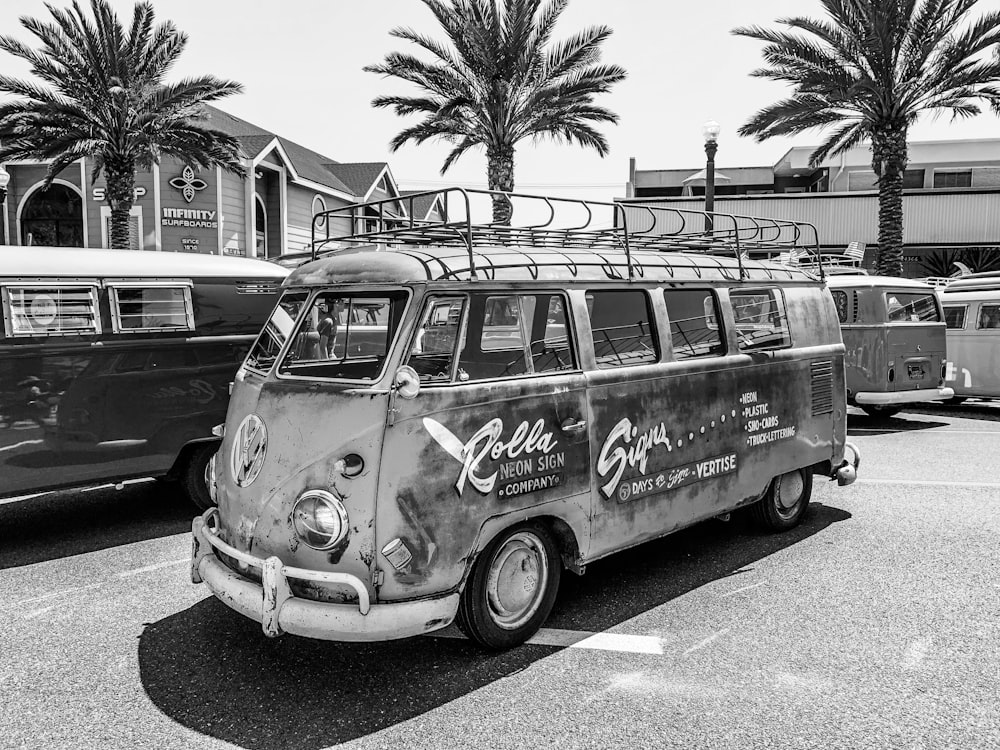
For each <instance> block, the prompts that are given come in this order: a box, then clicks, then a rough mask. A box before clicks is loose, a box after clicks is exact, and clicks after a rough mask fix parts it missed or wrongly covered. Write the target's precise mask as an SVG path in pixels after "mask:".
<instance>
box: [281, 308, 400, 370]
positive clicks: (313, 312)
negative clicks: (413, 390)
mask: <svg viewBox="0 0 1000 750" xmlns="http://www.w3.org/2000/svg"><path fill="white" fill-rule="evenodd" d="M406 299H407V294H406V292H403V291H392V292H384V293H381V294H377V293H376V294H372V293H370V292H368V293H364V294H362V293H344V292H322V293H320V294H318V295H316V298H315V299H314V300H313V301H312V304H311V305H309V308H308V309H307V310H306V312H305V314H304V315H303V316H302V320H301V321H300V323H299V327H298V330H297V331H296V333H295V337H294V338H293V339H292V341H291V344H290V345H289V347H288V352H287V353H286V354H285V358H284V360H283V361H282V362H281V365H280V366H279V368H278V372H279V373H280V374H282V375H293V376H298V377H310V378H335V379H343V380H375V379H376V378H378V377H379V376H380V375H381V373H382V368H383V366H384V364H385V360H386V357H387V356H388V355H389V350H390V348H391V346H392V341H393V338H394V337H395V335H396V331H397V329H398V328H399V321H400V320H401V319H402V317H403V310H404V308H405V307H406Z"/></svg>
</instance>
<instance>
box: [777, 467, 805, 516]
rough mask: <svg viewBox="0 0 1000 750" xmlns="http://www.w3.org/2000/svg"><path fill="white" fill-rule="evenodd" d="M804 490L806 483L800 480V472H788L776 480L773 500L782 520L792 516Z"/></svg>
mask: <svg viewBox="0 0 1000 750" xmlns="http://www.w3.org/2000/svg"><path fill="white" fill-rule="evenodd" d="M805 488H806V483H805V480H804V479H803V478H802V472H801V471H790V472H788V473H787V474H782V475H781V476H780V477H779V478H778V487H777V491H776V492H775V496H776V497H775V500H776V505H777V508H778V513H780V514H781V516H782V517H783V518H788V517H789V516H791V515H794V513H795V510H796V507H797V506H798V504H799V502H801V500H802V494H803V492H805Z"/></svg>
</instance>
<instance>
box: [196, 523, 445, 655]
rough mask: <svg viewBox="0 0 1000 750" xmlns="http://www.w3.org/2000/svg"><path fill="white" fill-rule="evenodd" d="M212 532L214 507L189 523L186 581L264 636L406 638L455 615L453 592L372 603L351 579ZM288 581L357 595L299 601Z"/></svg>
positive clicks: (215, 530)
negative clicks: (238, 568)
mask: <svg viewBox="0 0 1000 750" xmlns="http://www.w3.org/2000/svg"><path fill="white" fill-rule="evenodd" d="M218 528H219V511H218V510H217V509H216V508H211V509H209V510H207V511H206V512H205V513H204V514H203V515H201V516H199V517H197V518H195V519H194V522H193V524H192V528H191V533H192V537H193V546H192V554H191V580H192V581H193V582H194V583H205V584H206V585H207V586H208V588H209V589H211V591H212V593H213V594H215V596H216V597H218V598H219V599H221V600H222V602H223V603H224V604H226V605H227V606H229V607H231V608H232V609H235V610H236V611H237V612H239V613H241V614H243V615H246V616H247V617H249V618H250V619H252V620H256V621H257V622H259V623H260V624H261V627H262V628H263V630H264V634H265V635H267V636H268V637H271V638H274V637H277V636H279V635H281V634H283V633H291V634H292V635H301V636H306V637H307V638H319V639H323V640H329V641H385V640H392V639H395V638H407V637H409V636H414V635H420V634H421V633H428V632H430V631H432V630H438V629H439V628H443V627H445V626H447V625H449V624H450V623H451V622H452V620H454V619H455V613H456V612H457V611H458V599H459V595H458V594H448V595H445V596H441V597H436V598H432V599H416V600H412V601H406V602H392V603H385V604H372V603H371V601H370V598H369V596H368V588H367V586H366V585H365V583H364V581H362V580H361V579H360V578H358V577H357V576H353V575H350V574H348V573H336V572H333V571H320V570H306V569H304V568H294V567H292V566H289V565H284V564H283V563H282V562H281V560H279V559H278V558H277V557H269V558H267V559H262V558H259V557H254V556H253V555H248V554H247V553H245V552H240V551H239V550H237V549H235V548H234V547H232V546H230V545H228V544H226V543H225V542H224V541H222V539H220V538H219V535H218ZM216 550H218V551H219V552H221V553H222V554H224V555H227V556H228V557H231V558H233V559H235V560H238V561H239V562H240V563H242V564H244V565H247V566H249V567H251V568H254V569H256V570H258V571H260V577H261V583H257V582H256V581H254V580H251V579H249V578H246V577H245V576H242V575H240V574H239V573H237V572H235V571H234V570H232V569H231V568H230V567H229V566H228V565H226V564H225V563H224V562H222V561H221V560H220V559H219V558H218V556H217V555H216ZM289 579H292V580H298V581H312V582H314V583H320V584H324V583H328V584H337V585H340V586H348V587H350V588H352V589H354V591H355V592H356V593H357V595H358V601H357V602H356V603H350V604H337V603H331V602H320V601H313V600H311V599H303V598H301V597H297V596H295V595H294V594H292V592H291V589H290V588H289V585H288V581H289Z"/></svg>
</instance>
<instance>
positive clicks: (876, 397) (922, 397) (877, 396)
mask: <svg viewBox="0 0 1000 750" xmlns="http://www.w3.org/2000/svg"><path fill="white" fill-rule="evenodd" d="M954 395H955V389H954V388H918V389H917V390H913V391H885V392H881V391H880V392H867V391H862V392H860V393H856V394H854V400H855V401H856V402H858V403H859V404H877V405H879V406H882V405H884V404H913V403H917V402H919V401H942V400H944V399H946V398H951V397H952V396H954Z"/></svg>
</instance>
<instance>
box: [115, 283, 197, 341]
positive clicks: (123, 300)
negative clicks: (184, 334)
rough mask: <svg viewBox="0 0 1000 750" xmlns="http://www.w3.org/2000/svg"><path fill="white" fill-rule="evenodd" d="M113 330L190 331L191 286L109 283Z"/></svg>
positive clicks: (119, 331)
mask: <svg viewBox="0 0 1000 750" xmlns="http://www.w3.org/2000/svg"><path fill="white" fill-rule="evenodd" d="M109 289H110V290H111V324H112V329H113V330H114V332H115V333H138V332H141V331H193V330H194V310H193V308H192V305H191V287H190V286H188V285H184V284H149V283H143V284H111V285H109Z"/></svg>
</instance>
